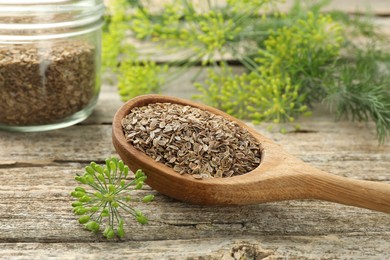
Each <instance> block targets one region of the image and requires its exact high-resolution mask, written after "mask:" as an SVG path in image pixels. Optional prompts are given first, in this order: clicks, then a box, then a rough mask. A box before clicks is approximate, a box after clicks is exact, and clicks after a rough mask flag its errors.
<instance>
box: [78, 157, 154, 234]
mask: <svg viewBox="0 0 390 260" xmlns="http://www.w3.org/2000/svg"><path fill="white" fill-rule="evenodd" d="M128 175H129V167H128V166H127V165H125V164H124V163H123V161H122V160H118V159H116V158H114V157H113V158H109V159H106V164H105V165H103V166H101V165H99V164H96V163H95V162H91V164H90V165H88V166H86V167H85V173H84V174H83V175H80V176H79V175H78V176H76V177H75V180H76V181H78V182H79V183H80V184H83V185H84V186H86V187H85V188H84V187H82V186H78V187H76V188H75V189H74V191H72V192H71V196H72V197H73V198H75V199H76V200H75V201H74V202H73V203H72V207H73V212H74V214H76V215H78V216H79V220H78V221H79V223H80V224H83V225H84V226H85V228H86V229H87V230H89V231H91V232H94V233H97V232H98V231H99V230H100V229H101V227H102V226H103V225H105V228H104V231H103V235H104V236H105V237H106V238H107V239H111V238H114V237H115V236H118V237H119V238H123V237H124V235H125V231H124V224H125V219H124V216H123V213H124V214H127V215H128V214H130V215H132V216H133V217H134V218H135V220H136V221H137V222H139V223H141V224H146V223H148V219H147V218H146V216H144V215H143V214H142V212H141V211H139V210H137V209H136V208H134V207H133V206H132V204H133V203H134V202H144V203H147V202H150V201H152V200H153V198H154V196H153V195H146V196H144V197H143V198H137V197H133V195H132V194H131V193H132V191H134V190H139V189H141V188H142V186H143V184H144V182H145V180H146V178H147V177H146V175H145V174H144V173H143V171H142V170H137V171H136V173H135V175H134V179H133V180H127V178H128Z"/></svg>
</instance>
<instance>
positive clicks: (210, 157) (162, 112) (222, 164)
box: [122, 103, 261, 179]
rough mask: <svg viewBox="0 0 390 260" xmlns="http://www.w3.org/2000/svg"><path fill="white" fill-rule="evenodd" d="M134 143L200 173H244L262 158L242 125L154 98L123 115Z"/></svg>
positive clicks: (171, 163) (199, 175) (180, 169)
mask: <svg viewBox="0 0 390 260" xmlns="http://www.w3.org/2000/svg"><path fill="white" fill-rule="evenodd" d="M122 127H123V130H124V133H125V136H126V139H127V141H128V142H129V143H131V144H132V145H133V146H134V147H135V148H137V149H138V150H140V151H142V152H144V153H145V154H146V155H148V156H149V157H151V158H153V159H154V160H155V161H157V162H161V163H163V164H165V165H167V166H169V167H171V168H173V170H175V171H176V172H178V173H180V174H183V173H187V174H191V175H192V176H193V177H194V178H196V179H202V178H207V177H231V176H235V175H242V174H245V173H248V172H250V171H252V170H253V169H255V168H256V167H257V166H258V165H259V164H260V158H261V150H260V147H261V146H260V143H259V142H258V141H257V140H256V139H255V138H254V137H253V136H252V135H251V134H250V133H249V132H248V131H247V130H245V129H243V128H242V127H240V126H239V125H237V124H235V123H233V122H231V121H229V120H227V119H225V118H223V117H221V116H218V115H215V114H212V113H210V112H207V111H204V110H201V109H199V108H195V107H191V106H183V105H178V104H171V103H154V104H149V105H147V106H142V107H135V108H133V109H132V110H131V111H130V113H129V114H128V115H127V116H126V117H125V118H123V119H122Z"/></svg>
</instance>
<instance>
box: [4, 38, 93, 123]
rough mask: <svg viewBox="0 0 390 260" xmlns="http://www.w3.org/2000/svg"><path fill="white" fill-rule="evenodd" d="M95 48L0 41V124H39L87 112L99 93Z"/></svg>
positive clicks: (69, 43)
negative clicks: (12, 43) (86, 107)
mask: <svg viewBox="0 0 390 260" xmlns="http://www.w3.org/2000/svg"><path fill="white" fill-rule="evenodd" d="M95 76H96V72H95V48H94V47H93V46H92V45H90V44H88V43H87V42H81V41H64V42H57V43H52V45H49V46H43V45H39V44H23V45H22V44H20V45H12V46H9V45H0V123H4V124H7V125H15V126H18V125H40V124H48V123H52V122H55V121H57V120H60V119H63V118H65V117H67V116H70V115H72V114H74V113H75V112H77V111H80V110H82V109H83V108H84V107H85V106H87V105H88V104H89V103H90V101H91V99H92V98H93V97H94V96H95V95H94V94H95Z"/></svg>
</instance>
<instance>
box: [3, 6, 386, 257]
mask: <svg viewBox="0 0 390 260" xmlns="http://www.w3.org/2000/svg"><path fill="white" fill-rule="evenodd" d="M367 2H368V3H369V4H370V5H371V6H372V10H373V11H374V12H375V13H376V14H377V15H380V16H381V17H378V18H377V19H376V23H378V24H380V25H381V26H382V27H383V29H384V30H385V32H386V33H388V34H389V35H390V31H389V28H390V22H389V21H390V19H388V18H387V16H389V15H390V6H389V3H390V2H389V1H386V0H374V1H368V0H355V1H333V3H332V5H333V6H334V8H335V9H338V10H342V11H348V12H357V11H356V9H360V10H363V9H365V8H366V6H367V5H366V4H367ZM290 3H291V1H290V0H289V1H287V4H290ZM357 6H358V8H356V7H357ZM193 73H194V72H193V71H189V72H187V73H186V74H185V75H184V76H183V77H181V78H179V79H178V80H177V81H175V82H172V83H171V84H170V86H169V87H168V88H167V89H164V92H163V93H164V94H171V95H174V96H178V97H184V98H190V97H191V96H192V95H193V94H194V93H195V92H196V91H195V90H194V88H193V87H192V86H191V84H189V80H188V79H189V78H190V77H191V75H193ZM121 104H122V102H121V101H120V100H119V97H118V95H117V94H116V88H115V86H109V85H107V84H106V85H105V86H104V87H103V89H102V92H101V95H100V98H99V104H98V106H97V108H96V109H95V111H94V113H93V115H92V116H91V117H90V118H89V119H88V120H86V121H84V122H82V123H81V124H78V125H76V126H72V127H69V128H66V129H61V130H55V131H51V132H43V133H8V132H0V258H1V259H48V258H51V259H80V258H81V259H124V258H126V259H263V258H265V259H388V258H389V256H390V224H389V223H390V215H389V214H385V213H380V212H374V211H371V210H366V209H361V208H356V207H351V206H344V205H340V204H336V203H331V202H324V201H317V200H299V201H284V202H274V203H264V204H259V205H250V206H229V207H210V206H196V205H190V204H186V203H183V202H179V201H176V200H173V199H170V198H168V197H166V196H164V195H161V194H159V193H157V192H155V191H151V189H150V188H149V187H147V186H146V187H145V188H144V189H143V190H140V191H138V192H137V194H139V195H143V194H145V193H146V192H148V193H149V192H152V193H154V194H155V195H156V199H155V201H154V202H152V203H150V204H148V205H143V204H140V205H136V206H137V207H139V208H140V209H141V210H143V212H144V213H145V214H146V215H147V216H148V217H149V218H150V224H149V225H146V226H141V225H138V224H137V223H134V222H132V223H131V224H132V225H131V226H125V229H126V232H127V235H126V237H125V239H124V240H123V241H116V240H115V241H111V242H107V241H106V240H105V239H104V238H103V237H102V236H101V235H94V234H91V233H89V232H87V231H85V230H83V229H82V227H81V226H80V225H79V224H78V223H77V218H76V217H75V216H74V215H73V213H72V212H71V207H70V202H71V197H70V196H69V192H70V191H71V190H72V189H73V187H74V186H75V185H76V183H75V181H74V180H73V177H74V175H75V173H76V172H81V171H82V169H83V167H84V166H85V164H86V163H88V162H90V161H92V160H94V161H98V162H101V161H102V160H104V159H105V158H106V157H108V156H112V155H117V154H116V152H115V149H114V147H113V145H112V142H111V131H112V129H111V123H112V118H113V116H114V114H115V111H116V109H117V108H119V106H120V105H121ZM297 123H299V124H300V129H301V130H299V131H297V130H296V129H295V128H294V124H288V125H285V127H286V129H287V134H280V133H279V132H278V129H277V127H274V128H273V130H269V129H268V126H269V124H262V125H259V126H254V127H255V128H256V129H257V131H259V132H260V133H262V134H263V135H265V136H266V137H267V138H270V139H272V140H273V141H275V142H277V143H278V144H279V145H281V146H282V147H283V148H284V149H285V150H286V151H287V152H288V153H290V154H292V155H294V156H296V157H298V158H300V159H302V160H303V161H304V162H306V163H308V164H310V165H311V166H314V167H316V168H318V169H320V170H323V171H327V172H331V173H333V174H336V175H338V176H343V177H348V178H352V179H357V180H371V181H378V182H383V183H390V171H389V169H390V144H389V143H386V144H385V145H384V146H378V145H377V142H376V138H375V126H374V125H373V124H372V123H369V124H361V123H351V122H348V121H341V122H337V123H336V122H334V117H333V115H330V114H327V113H324V112H323V110H322V109H321V108H318V109H317V110H316V111H315V113H314V115H313V116H312V117H308V118H301V119H300V120H299V122H297ZM129 222H130V221H129Z"/></svg>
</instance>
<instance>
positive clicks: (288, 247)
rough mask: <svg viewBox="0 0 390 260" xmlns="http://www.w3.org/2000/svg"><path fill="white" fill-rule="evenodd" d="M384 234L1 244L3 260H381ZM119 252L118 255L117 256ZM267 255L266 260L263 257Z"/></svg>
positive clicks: (384, 254)
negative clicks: (55, 259)
mask: <svg viewBox="0 0 390 260" xmlns="http://www.w3.org/2000/svg"><path fill="white" fill-rule="evenodd" d="M387 239H388V237H387V236H383V235H377V236H374V237H373V238H372V239H368V240H366V241H365V243H364V245H361V244H360V243H361V238H360V237H358V236H354V235H351V236H348V235H342V236H339V237H337V236H333V235H327V236H312V237H310V238H308V237H302V236H256V237H253V236H249V237H242V238H240V237H236V238H233V239H230V240H228V239H224V238H209V239H193V240H165V241H146V242H145V241H141V242H133V241H131V242H122V243H112V242H100V243H56V244H47V243H18V244H12V243H5V244H2V250H0V257H2V258H3V259H8V258H11V257H12V258H15V257H17V258H18V259H37V258H51V259H52V258H60V259H80V258H82V259H97V258H98V259H125V258H126V259H216V260H220V259H222V260H228V259H338V258H340V257H341V258H348V259H386V258H387V257H388V255H389V253H390V252H389V248H388V247H387V246H386V243H384V242H385V241H386V240H387ZM119 252H120V253H119ZM267 257H268V258H267Z"/></svg>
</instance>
